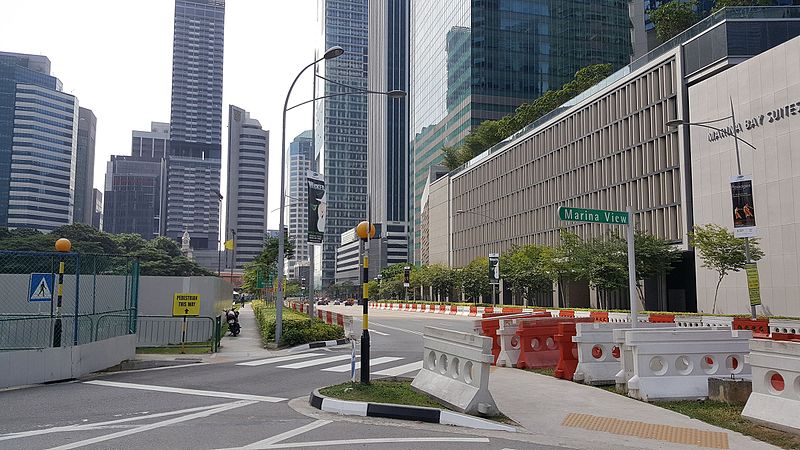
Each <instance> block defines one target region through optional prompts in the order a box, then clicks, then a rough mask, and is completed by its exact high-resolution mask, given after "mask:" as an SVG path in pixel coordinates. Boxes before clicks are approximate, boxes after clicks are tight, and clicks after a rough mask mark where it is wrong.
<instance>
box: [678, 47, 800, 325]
mask: <svg viewBox="0 0 800 450" xmlns="http://www.w3.org/2000/svg"><path fill="white" fill-rule="evenodd" d="M798 71H800V38H795V39H793V40H791V41H789V42H787V43H785V44H783V45H780V46H778V47H775V48H773V49H771V50H769V51H767V52H765V53H763V54H761V55H759V56H756V57H754V58H751V59H749V60H747V61H745V62H743V63H741V64H739V65H737V66H735V67H733V68H731V69H728V70H726V71H725V72H723V73H721V74H719V75H717V76H715V77H713V78H710V79H708V80H706V81H703V82H701V83H698V84H697V85H695V86H692V87H691V88H690V89H689V104H690V111H691V117H690V118H689V119H690V120H691V121H692V122H700V121H705V120H711V119H717V118H721V117H725V116H728V115H730V100H729V99H730V98H732V99H733V104H734V108H735V112H736V120H737V122H739V123H742V125H743V126H744V125H745V121H746V120H747V119H753V118H759V117H760V116H761V115H762V114H763V115H764V124H763V125H761V126H758V127H756V128H754V129H751V130H747V129H743V131H742V132H741V133H740V134H739V137H740V138H742V139H745V140H747V141H748V142H750V143H752V144H753V145H754V146H755V147H756V148H757V150H756V151H753V150H751V149H750V148H749V147H748V146H747V145H744V144H740V146H739V147H740V155H741V162H742V174H744V175H752V176H753V189H754V196H755V213H756V214H755V215H756V225H757V227H758V230H759V236H760V238H761V248H762V250H764V252H765V253H766V256H765V258H764V259H762V260H761V261H760V262H759V263H758V268H759V277H760V282H761V299H762V302H763V309H759V313H761V312H765V313H769V314H774V315H791V316H798V315H800V302H798V301H797V292H798V290H800V78H798V77H797V73H798ZM789 105H795V107H794V109H792V111H795V113H794V114H791V112H790V115H789V116H788V117H784V118H783V119H781V120H779V121H773V122H772V123H769V116H768V115H767V113H768V112H769V111H774V110H776V109H779V108H782V107H786V106H789ZM729 124H730V122H720V123H719V124H717V125H718V126H728V125H729ZM710 131H711V130H708V129H704V128H699V127H691V143H692V147H691V148H692V177H693V200H694V222H695V224H698V225H699V224H706V223H712V222H713V223H716V224H719V225H722V226H725V227H727V228H728V229H730V230H732V229H733V217H732V212H731V211H732V203H731V191H730V176H731V175H735V174H736V172H737V167H736V154H735V151H734V141H733V139H732V138H731V137H728V138H725V139H719V140H716V141H710V140H709V132H710ZM696 262H697V307H698V310H699V311H702V312H711V307H712V303H713V298H714V287H715V285H716V281H717V275H716V273H715V272H712V271H710V270H708V269H705V268H703V267H701V261H700V259H699V258H697V260H696ZM717 312H722V313H748V312H749V301H748V295H747V281H746V278H745V275H744V273H743V272H740V273H734V274H731V275H729V276H728V277H726V278H725V280H724V281H723V282H722V285H721V287H720V292H719V299H718V301H717Z"/></svg>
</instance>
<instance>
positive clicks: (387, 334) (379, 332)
mask: <svg viewBox="0 0 800 450" xmlns="http://www.w3.org/2000/svg"><path fill="white" fill-rule="evenodd" d="M369 332H370V334H372V333H375V334H378V335H381V336H389V333H384V332H383V331H378V330H369Z"/></svg>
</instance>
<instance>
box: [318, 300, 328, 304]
mask: <svg viewBox="0 0 800 450" xmlns="http://www.w3.org/2000/svg"><path fill="white" fill-rule="evenodd" d="M327 304H328V300H325V299H321V300H318V301H317V305H327Z"/></svg>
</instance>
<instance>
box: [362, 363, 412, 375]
mask: <svg viewBox="0 0 800 450" xmlns="http://www.w3.org/2000/svg"><path fill="white" fill-rule="evenodd" d="M420 369H422V361H417V362H413V363H410V364H404V365H402V366H397V367H391V368H389V369H384V370H379V371H377V372H372V374H373V375H385V376H387V377H396V376H398V375H402V374H404V373H409V372H413V371H415V370H420Z"/></svg>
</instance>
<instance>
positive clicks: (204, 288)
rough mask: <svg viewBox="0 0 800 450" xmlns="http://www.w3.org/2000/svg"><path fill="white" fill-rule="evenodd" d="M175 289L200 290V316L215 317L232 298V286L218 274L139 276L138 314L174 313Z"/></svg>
mask: <svg viewBox="0 0 800 450" xmlns="http://www.w3.org/2000/svg"><path fill="white" fill-rule="evenodd" d="M176 293H186V294H200V316H204V317H215V316H218V315H220V314H221V313H222V310H223V309H225V308H230V307H231V302H233V286H232V285H231V284H230V283H228V282H227V281H225V280H223V279H222V278H218V277H145V276H143V277H139V315H140V316H146V315H158V316H171V315H172V299H173V297H174V295H175V294H176Z"/></svg>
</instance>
